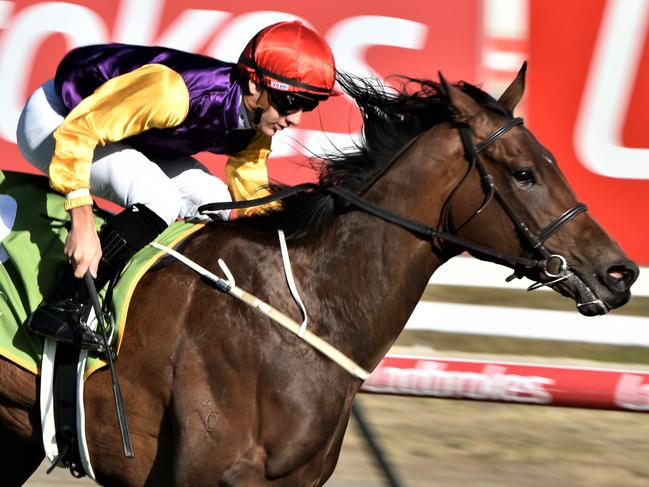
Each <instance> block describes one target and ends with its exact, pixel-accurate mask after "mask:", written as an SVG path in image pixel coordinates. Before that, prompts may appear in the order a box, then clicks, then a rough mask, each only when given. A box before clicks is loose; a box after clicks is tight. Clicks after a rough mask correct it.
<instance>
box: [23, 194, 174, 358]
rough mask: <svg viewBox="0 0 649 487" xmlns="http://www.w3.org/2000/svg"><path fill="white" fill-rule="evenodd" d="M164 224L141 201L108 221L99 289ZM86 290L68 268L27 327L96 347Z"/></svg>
mask: <svg viewBox="0 0 649 487" xmlns="http://www.w3.org/2000/svg"><path fill="white" fill-rule="evenodd" d="M165 228H167V224H166V223H165V222H164V220H162V219H161V218H160V217H159V216H158V215H156V214H155V213H154V212H152V211H151V210H149V209H148V208H147V207H146V206H144V205H142V204H135V205H133V206H129V207H128V208H126V209H125V210H124V211H123V212H121V213H119V214H117V215H115V217H113V218H112V219H111V220H109V221H108V222H107V223H106V224H105V225H104V226H103V227H102V229H101V231H100V232H99V241H100V243H101V248H102V257H101V261H100V262H99V267H98V269H97V278H96V279H95V286H96V288H97V289H101V288H103V287H104V285H105V284H106V283H107V282H108V281H110V280H111V279H112V278H113V276H115V275H116V274H117V272H119V270H120V269H121V268H122V266H123V265H124V263H125V262H126V261H127V260H128V259H130V258H131V257H132V256H133V254H135V253H136V252H137V251H138V250H140V249H141V248H143V247H144V246H145V245H147V244H148V243H149V242H150V241H152V240H153V239H154V238H156V237H157V236H158V235H159V234H160V233H161V232H162V231H163V230H164V229H165ZM89 298H90V297H89V295H88V290H87V288H86V286H85V283H84V282H83V280H82V279H76V278H75V277H74V275H73V273H72V270H70V271H69V272H68V273H67V275H66V276H65V278H64V279H63V281H62V282H61V283H60V284H59V286H58V287H57V289H56V290H55V291H54V293H52V295H50V296H49V297H48V298H47V299H46V300H45V301H43V303H41V305H40V306H39V307H38V308H37V309H36V310H35V311H34V312H33V313H32V315H31V316H30V317H29V318H28V319H27V323H26V324H27V328H28V329H29V330H30V331H32V332H34V333H38V334H39V335H44V336H46V337H48V338H53V339H55V340H58V341H61V342H66V343H70V344H73V345H77V346H78V347H80V348H84V349H89V350H99V349H101V348H102V342H101V339H100V335H99V334H97V333H95V332H93V331H92V330H91V329H90V328H88V326H87V325H86V320H87V319H88V314H89V312H90V300H89Z"/></svg>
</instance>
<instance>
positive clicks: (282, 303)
mask: <svg viewBox="0 0 649 487" xmlns="http://www.w3.org/2000/svg"><path fill="white" fill-rule="evenodd" d="M524 72H525V70H524V69H522V70H521V72H520V73H519V75H518V77H517V78H516V79H515V80H514V82H513V83H512V84H511V85H510V86H509V88H508V89H507V90H506V91H505V93H504V94H503V95H502V97H501V98H500V99H499V100H498V101H496V100H494V99H493V98H491V97H490V96H488V95H487V94H486V93H484V92H482V91H481V90H479V89H478V88H476V87H474V86H472V85H469V84H467V83H459V84H457V85H447V84H446V83H445V82H443V80H442V83H441V84H437V83H433V82H430V81H425V80H423V81H421V80H420V81H415V80H408V82H407V83H406V86H405V88H404V91H403V92H402V93H397V92H392V91H389V90H387V89H383V88H377V87H376V85H374V84H366V83H363V82H359V81H358V80H352V79H350V78H348V77H343V78H342V79H341V84H342V85H343V87H344V88H345V90H346V91H347V92H348V93H349V94H350V95H351V96H352V97H353V98H354V99H355V100H356V102H357V103H358V104H359V106H360V108H361V111H362V113H363V117H364V141H363V143H362V144H361V146H359V148H358V150H357V151H355V152H354V153H351V154H338V155H337V156H335V157H332V158H330V159H329V160H328V161H325V163H324V165H323V170H322V173H321V177H320V184H319V186H318V188H317V189H314V190H312V191H309V192H306V193H304V194H302V195H298V196H294V197H292V198H290V199H289V200H287V201H286V202H285V209H284V210H283V211H280V212H276V213H273V214H271V215H269V216H266V217H259V218H256V219H250V220H244V219H242V220H240V221H238V222H232V223H219V224H216V223H215V224H209V225H207V226H206V227H205V228H204V229H203V230H201V231H200V232H198V233H197V234H196V235H195V237H194V238H193V239H192V240H191V242H190V243H189V244H188V246H187V247H186V248H185V249H184V251H183V252H184V254H185V255H187V256H188V257H190V258H192V259H194V260H195V261H196V262H198V263H199V264H200V265H202V266H203V267H205V268H207V269H210V270H212V271H213V272H214V273H217V274H218V268H217V266H216V262H217V259H218V258H223V259H224V260H225V261H226V262H227V263H228V264H229V266H230V268H231V269H232V270H233V272H234V274H235V276H236V278H237V285H238V286H240V287H241V288H243V289H246V290H249V291H250V292H252V293H254V294H256V295H258V296H259V297H260V298H261V299H263V300H265V301H267V302H269V303H270V304H272V305H273V306H275V307H276V308H279V309H280V310H284V311H285V312H286V313H287V314H289V315H290V316H291V317H293V318H294V319H299V317H300V312H299V309H298V307H297V305H296V304H295V302H294V300H293V298H292V297H291V295H290V293H289V290H288V288H287V286H286V281H285V277H284V274H283V268H282V262H281V256H280V251H279V245H278V242H277V236H276V233H275V232H274V230H275V229H276V228H278V227H279V228H283V229H284V230H285V231H286V232H287V234H289V235H291V236H292V239H291V240H290V241H289V249H290V254H291V259H292V265H293V272H294V275H295V277H296V281H297V283H298V286H299V288H300V290H301V295H302V299H303V301H304V302H305V305H306V308H307V310H308V312H309V316H310V325H309V329H310V330H311V331H313V332H314V333H316V334H317V335H319V336H320V337H322V338H324V339H325V340H327V341H328V342H330V343H331V344H333V345H335V346H336V347H337V348H338V349H340V350H341V351H342V352H344V353H345V354H346V355H348V356H349V357H351V358H352V359H353V360H355V361H356V362H357V363H358V364H360V365H361V366H362V367H364V368H365V369H367V370H371V369H373V368H374V367H375V366H376V365H377V364H378V362H379V361H380V360H381V358H382V357H383V355H384V354H385V353H386V352H387V351H388V350H389V348H390V346H391V345H392V344H393V342H394V341H395V340H396V338H397V336H398V335H399V333H400V332H401V330H402V329H403V327H404V325H405V323H406V321H407V320H408V317H409V316H410V314H411V312H412V310H413V309H414V307H415V305H416V304H417V302H418V300H419V299H420V297H421V295H422V293H423V291H424V289H425V287H426V285H427V283H428V281H429V279H430V277H431V275H432V274H433V273H434V272H435V270H436V269H437V268H438V267H439V266H440V265H441V264H442V263H443V262H445V261H446V260H448V259H450V258H451V257H453V256H454V255H457V254H458V253H460V252H462V251H463V250H465V249H467V248H468V249H469V250H470V251H472V252H473V253H474V254H475V255H477V256H479V257H481V258H486V259H489V260H493V261H496V262H499V263H502V264H506V265H509V266H511V267H515V268H516V271H517V273H518V274H519V275H526V276H528V277H530V278H532V279H534V280H536V281H538V282H542V283H543V282H549V283H550V285H551V286H552V287H553V288H554V289H556V290H557V291H559V292H560V293H561V294H564V295H566V296H569V297H571V298H573V299H574V300H575V301H576V302H577V303H578V305H581V306H580V307H579V310H580V311H581V312H582V313H583V314H587V315H593V314H603V313H606V312H607V311H608V310H610V309H613V308H617V307H619V306H621V305H623V304H624V303H626V302H627V301H628V299H629V297H630V292H629V288H630V286H631V284H632V283H633V281H634V280H635V278H636V276H637V273H638V270H637V266H636V265H635V264H634V263H633V262H631V261H629V259H628V258H627V257H626V256H625V254H624V253H623V252H622V250H621V249H620V248H619V247H618V245H617V244H616V243H615V242H614V241H612V240H611V238H610V237H609V236H608V235H607V234H606V233H605V232H604V230H603V229H602V228H601V227H600V226H599V225H598V224H597V223H596V222H595V221H594V220H593V219H592V218H591V216H590V215H589V214H588V213H587V212H586V211H585V207H583V206H581V205H579V204H578V203H577V202H576V200H575V196H574V194H573V192H572V191H571V189H570V187H569V186H568V184H567V183H566V181H565V179H564V177H563V176H562V174H561V172H560V171H559V168H558V167H557V163H556V162H555V160H554V158H553V156H552V155H551V153H550V152H549V151H548V150H547V149H545V148H544V147H543V146H542V145H541V144H540V143H539V142H538V141H537V140H536V139H535V138H534V136H533V135H532V134H531V132H530V131H529V130H528V129H527V128H525V127H524V126H523V125H521V122H522V121H521V120H520V119H514V118H513V117H512V113H513V110H514V107H515V106H516V105H517V103H518V101H519V100H520V98H521V97H522V95H523V91H524V74H525V73H524ZM413 86H417V87H418V88H417V89H415V90H413V89H412V87H413ZM406 88H407V89H406ZM460 129H462V132H461V131H460ZM461 133H462V134H463V135H462V136H461V135H460V134H461ZM415 137H417V138H415ZM413 139H414V141H412V140H413ZM330 187H337V188H345V189H347V190H349V191H350V192H353V193H354V194H357V195H361V196H362V198H363V199H364V201H368V202H370V203H371V204H372V205H376V207H380V208H383V209H385V210H389V211H390V212H392V213H390V214H387V213H386V214H383V215H382V217H381V218H379V217H377V216H375V215H372V214H368V213H367V211H361V210H359V209H358V208H357V202H352V203H350V202H348V201H347V200H346V199H345V198H341V197H340V196H335V195H332V194H331V193H330V192H328V191H327V188H330ZM373 208H374V207H373ZM395 214H397V215H399V216H400V217H399V218H397V217H394V215H395ZM386 215H388V216H386ZM390 215H392V216H390ZM393 217H394V218H393ZM400 218H401V219H400ZM386 219H387V220H393V221H386ZM414 222H418V223H417V224H416V223H414ZM417 225H419V226H420V228H419V227H417ZM433 227H434V228H438V229H439V230H440V231H442V230H443V231H445V232H448V233H449V234H452V235H454V236H455V237H457V238H458V239H457V240H455V241H449V240H447V239H446V237H445V234H439V233H435V232H427V231H426V230H425V229H429V230H430V229H431V228H433ZM421 229H424V230H422V231H419V230H421ZM427 233H428V234H429V237H430V238H422V237H425V235H426V234H427ZM440 235H441V236H442V237H445V238H441V237H440ZM449 238H450V237H449ZM467 241H472V242H475V244H476V245H473V244H467V245H464V243H466V242H467ZM557 256H560V257H557ZM563 259H565V263H564V262H563ZM535 263H536V264H535ZM557 276H558V277H557ZM551 281H554V282H551ZM133 302H134V303H135V304H134V305H133V306H132V309H131V311H130V316H129V326H128V327H127V331H126V336H125V339H124V342H123V343H124V345H123V347H122V350H121V353H120V357H119V360H118V361H117V370H118V373H119V376H120V379H121V386H122V392H123V394H124V398H125V402H126V412H127V416H128V419H129V424H130V427H131V433H132V437H133V445H134V450H135V455H136V458H135V459H127V458H125V457H123V456H122V451H121V448H120V445H121V444H120V438H119V431H118V428H117V425H116V421H115V420H114V412H113V409H112V404H113V402H112V398H111V382H110V376H109V373H108V372H107V371H105V370H104V371H100V372H97V373H96V374H94V375H93V376H91V377H90V379H89V380H88V382H87V385H86V388H85V392H86V393H85V397H86V413H87V437H88V443H89V449H90V455H91V460H92V464H93V467H94V471H95V473H96V474H97V479H98V481H99V482H100V483H102V484H104V485H111V486H162V485H177V486H192V487H198V486H203V485H205V486H207V485H210V486H211V485H220V486H233V485H237V486H239V485H245V486H262V485H276V486H317V485H322V484H323V483H324V482H325V481H326V480H327V479H328V478H329V476H330V475H331V474H332V472H333V470H334V467H335V465H336V461H337V458H338V454H339V452H340V446H341V442H342V439H343V434H344V432H345V428H346V426H347V422H348V419H349V412H350V407H351V405H352V402H353V400H354V396H355V394H356V393H357V392H358V390H359V387H360V385H361V383H360V381H359V380H358V379H355V378H353V377H352V376H351V375H349V374H348V373H346V372H345V371H344V370H343V369H342V368H340V367H339V366H338V365H336V364H335V363H333V362H332V361H330V360H329V359H327V358H326V357H324V356H323V355H321V354H319V353H318V352H316V351H314V349H312V348H311V347H309V346H308V345H307V344H305V343H304V342H303V341H301V340H300V339H299V338H298V337H296V336H295V335H293V334H291V333H289V332H287V331H286V330H284V329H283V328H281V327H279V326H278V325H276V324H275V323H274V322H272V321H270V320H269V319H267V318H265V317H264V316H262V315H260V314H258V313H257V312H256V311H255V310H253V309H251V308H248V307H246V306H245V305H243V304H242V303H240V302H239V301H236V300H235V299H233V298H232V297H230V296H227V295H223V294H220V293H218V292H216V291H215V290H214V288H213V287H211V286H209V285H207V284H206V283H205V282H203V281H201V280H200V279H199V278H198V277H197V275H196V274H195V273H194V272H193V271H191V270H190V269H188V268H187V267H185V266H183V265H182V264H180V263H173V264H171V265H168V266H166V267H163V268H160V269H158V270H156V271H152V272H149V273H148V274H147V275H146V276H145V277H144V278H143V280H142V282H141V284H140V286H139V288H138V290H137V291H136V295H135V296H134V300H133ZM37 384H38V379H37V378H36V377H34V376H33V375H31V374H30V373H27V372H25V371H23V370H21V369H20V368H18V367H16V366H15V365H12V364H11V363H9V362H7V361H1V362H0V450H1V451H2V453H1V454H0V476H1V479H2V480H1V482H2V484H3V485H19V484H20V483H21V482H23V481H24V480H25V479H27V478H28V477H29V476H30V475H31V473H32V472H33V471H34V469H35V468H36V467H37V466H38V465H39V463H40V462H41V461H42V458H43V452H42V447H41V440H40V437H39V436H40V426H39V420H38V412H37V407H38V406H37V405H38V402H37V391H38V387H37Z"/></svg>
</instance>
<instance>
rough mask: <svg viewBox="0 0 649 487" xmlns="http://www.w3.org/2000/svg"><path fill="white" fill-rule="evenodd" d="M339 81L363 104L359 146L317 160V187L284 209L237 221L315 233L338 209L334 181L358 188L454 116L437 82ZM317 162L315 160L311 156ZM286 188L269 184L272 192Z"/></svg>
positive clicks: (490, 103)
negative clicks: (329, 190)
mask: <svg viewBox="0 0 649 487" xmlns="http://www.w3.org/2000/svg"><path fill="white" fill-rule="evenodd" d="M337 78H338V83H339V85H340V86H341V88H342V89H343V91H344V92H345V93H346V94H347V95H349V96H350V97H351V98H352V99H353V100H354V101H355V103H356V105H357V106H358V108H359V109H360V112H361V116H362V120H363V126H362V130H361V137H360V142H358V143H357V144H356V147H354V148H352V149H346V150H338V149H336V150H335V151H332V152H329V153H327V154H326V155H324V156H323V157H320V158H318V160H317V161H316V162H315V164H317V165H318V166H319V178H318V183H317V186H316V188H315V189H313V190H309V191H307V192H302V193H299V194H297V195H295V196H291V197H289V198H286V199H285V200H283V208H282V209H281V210H277V211H271V212H268V213H266V214H264V215H263V216H255V217H249V218H241V219H238V220H236V222H237V224H239V225H245V226H253V227H255V228H257V229H262V230H276V229H278V228H281V229H282V230H284V232H285V233H286V235H287V236H289V237H290V238H292V239H299V238H303V237H305V236H307V235H312V234H314V233H317V231H318V230H319V229H321V228H322V227H324V226H325V225H326V224H327V222H329V221H330V220H331V218H332V216H333V215H334V214H335V213H336V211H335V210H336V204H335V201H334V199H333V197H332V196H331V195H330V194H329V193H327V192H326V189H327V188H328V187H330V186H341V187H344V188H346V189H349V190H351V191H354V192H357V191H359V190H360V189H362V188H363V187H364V185H366V184H367V183H368V182H369V181H371V180H372V179H373V178H374V177H375V176H376V175H377V174H378V173H380V172H381V171H382V170H383V169H385V167H386V166H387V165H389V164H390V163H391V162H392V160H393V159H394V158H395V157H396V156H397V155H398V153H399V152H400V151H401V150H402V149H403V148H404V147H405V146H406V145H407V144H409V143H410V141H411V140H412V139H414V138H415V137H416V136H417V135H419V134H420V133H421V132H423V131H425V130H427V129H429V128H431V127H433V126H434V125H437V124H439V123H442V122H447V121H452V120H453V109H452V107H451V105H450V104H449V101H448V99H447V97H446V96H444V95H443V89H442V88H441V87H440V85H439V84H438V83H435V82H433V81H430V80H425V79H416V78H410V77H405V76H399V77H396V79H398V80H399V81H400V82H401V89H398V90H397V89H393V88H390V87H388V86H386V85H384V84H382V83H381V82H380V81H379V80H377V79H374V78H372V79H364V78H358V77H355V76H352V75H349V74H344V73H338V77H337ZM454 86H456V87H458V88H459V89H461V90H462V91H463V92H464V93H467V94H468V95H470V96H471V97H472V98H473V99H474V100H476V101H477V102H478V103H479V104H480V105H481V106H483V107H485V108H489V109H492V110H495V111H497V112H499V113H502V114H508V112H507V110H506V109H505V108H503V107H502V105H500V104H499V103H498V102H497V101H496V100H495V99H494V98H492V97H491V96H490V95H488V94H487V93H485V92H484V91H482V90H481V89H480V88H478V87H476V86H473V85H471V84H469V83H467V82H464V81H460V82H459V83H457V84H455V85H454ZM311 162H312V163H313V161H311ZM283 188H285V186H282V185H273V186H271V188H270V189H271V190H272V191H278V190H281V189H283Z"/></svg>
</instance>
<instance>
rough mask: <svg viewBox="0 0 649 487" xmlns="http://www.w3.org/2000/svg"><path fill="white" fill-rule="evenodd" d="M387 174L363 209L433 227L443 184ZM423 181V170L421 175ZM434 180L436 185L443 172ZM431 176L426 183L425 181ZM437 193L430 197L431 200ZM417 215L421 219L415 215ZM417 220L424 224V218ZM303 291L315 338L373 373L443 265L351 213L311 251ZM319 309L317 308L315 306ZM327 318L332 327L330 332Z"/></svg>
mask: <svg viewBox="0 0 649 487" xmlns="http://www.w3.org/2000/svg"><path fill="white" fill-rule="evenodd" d="M399 165H400V166H406V167H395V168H392V169H390V171H389V173H388V174H386V175H385V176H384V177H382V178H381V179H380V180H379V181H377V182H376V183H375V185H374V186H373V187H372V188H371V189H370V190H369V191H368V192H367V194H366V196H367V198H368V199H369V200H370V201H373V202H374V203H376V204H377V205H380V206H381V207H383V208H386V209H389V210H391V211H394V212H397V213H399V214H401V215H404V216H408V217H410V218H415V219H418V220H420V221H424V222H426V224H429V225H434V226H438V225H439V219H440V213H441V209H442V206H443V202H444V200H445V194H446V193H447V190H446V189H442V190H436V189H434V188H443V186H444V184H443V181H440V180H439V179H438V180H437V182H436V184H435V185H434V186H433V185H431V184H430V182H431V181H436V179H435V176H432V175H431V174H427V175H426V177H427V181H428V182H429V184H426V180H424V179H421V178H420V177H419V175H418V174H417V170H416V169H414V170H411V169H408V167H407V166H408V165H412V164H399ZM428 171H429V173H430V172H431V171H430V166H429V167H428ZM433 172H438V173H439V174H438V175H437V177H438V178H441V179H443V178H444V177H446V178H448V176H444V174H443V171H441V170H440V171H433ZM431 176H432V177H431ZM436 191H439V192H438V194H435V192H436ZM421 207H423V208H425V210H424V211H422V210H421V209H420V208H421ZM424 215H425V216H426V217H425V218H424ZM313 255H314V256H315V257H316V258H315V259H313V260H311V262H310V263H309V266H310V267H311V269H310V270H309V271H307V272H309V273H310V274H311V282H312V283H313V284H311V285H310V288H311V291H312V292H313V293H314V296H313V298H314V300H315V301H316V302H318V303H319V304H318V306H319V309H320V311H321V312H322V319H323V320H325V323H324V324H323V326H328V327H331V328H334V327H335V329H330V330H323V331H324V332H326V333H328V334H330V335H331V336H332V337H333V339H334V340H335V341H336V342H337V345H339V346H340V347H341V348H342V349H343V350H344V351H347V352H349V353H350V354H351V355H352V357H354V358H355V359H356V360H358V361H360V362H361V364H362V365H364V366H368V367H374V366H375V365H376V364H377V363H378V361H379V360H380V359H381V358H382V357H383V355H384V354H385V353H386V352H387V351H388V349H389V348H390V346H391V345H392V344H393V343H394V341H395V340H396V338H397V337H398V335H399V333H400V332H401V331H402V329H403V327H404V326H405V323H406V321H407V320H408V318H409V317H410V314H411V313H412V311H413V309H414V307H415V306H416V304H417V303H418V301H419V299H420V298H421V295H422V293H423V291H424V290H425V287H426V285H427V283H428V281H429V279H430V276H431V275H432V274H433V272H434V271H435V270H436V269H437V268H438V267H439V266H440V265H441V263H442V262H443V260H444V259H445V258H446V257H445V256H443V255H439V253H436V252H433V246H432V244H431V242H429V241H424V240H421V239H419V238H417V237H415V236H414V235H412V234H411V233H410V232H408V231H406V230H404V229H402V228H399V227H397V226H396V225H394V224H390V223H386V222H384V221H382V220H380V219H378V218H376V217H374V216H370V215H368V214H365V213H362V212H360V211H352V212H349V213H347V214H345V215H343V216H341V217H339V218H338V219H337V220H336V222H335V223H334V224H333V225H332V226H331V228H330V229H329V230H328V232H327V234H326V236H325V237H324V238H323V239H322V240H320V241H319V243H318V248H316V249H313ZM323 301H324V303H325V304H324V305H323V304H322V302H323ZM331 317H334V318H335V321H336V323H335V324H331V323H330V321H331Z"/></svg>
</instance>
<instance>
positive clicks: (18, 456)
mask: <svg viewBox="0 0 649 487" xmlns="http://www.w3.org/2000/svg"><path fill="white" fill-rule="evenodd" d="M29 416H30V415H29V413H28V412H27V411H24V410H16V409H9V408H4V407H0V472H1V474H0V478H1V479H2V481H1V482H0V483H1V484H2V485H3V486H7V487H11V486H14V485H15V486H18V485H23V484H24V483H25V482H26V481H27V479H28V478H29V477H31V475H32V474H33V473H34V471H35V470H36V469H37V468H38V466H39V465H40V464H41V462H42V461H43V458H44V457H45V454H44V453H43V447H42V444H41V439H40V436H39V434H40V430H37V431H33V430H32V427H31V423H30V422H29ZM30 433H31V434H30Z"/></svg>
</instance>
